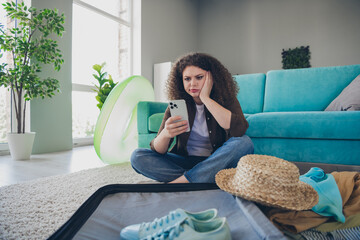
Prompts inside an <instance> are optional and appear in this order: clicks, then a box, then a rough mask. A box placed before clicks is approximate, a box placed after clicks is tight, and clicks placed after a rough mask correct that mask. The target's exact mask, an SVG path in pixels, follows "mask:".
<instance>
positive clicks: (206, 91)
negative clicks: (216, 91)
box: [199, 71, 213, 100]
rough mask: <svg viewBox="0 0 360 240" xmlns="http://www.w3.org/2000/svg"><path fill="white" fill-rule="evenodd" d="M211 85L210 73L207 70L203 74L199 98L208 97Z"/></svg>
mask: <svg viewBox="0 0 360 240" xmlns="http://www.w3.org/2000/svg"><path fill="white" fill-rule="evenodd" d="M212 87H213V79H212V75H211V72H210V71H207V72H206V74H205V82H204V85H203V87H202V89H201V92H200V96H199V97H200V99H201V100H203V99H205V98H209V97H210V93H211V89H212Z"/></svg>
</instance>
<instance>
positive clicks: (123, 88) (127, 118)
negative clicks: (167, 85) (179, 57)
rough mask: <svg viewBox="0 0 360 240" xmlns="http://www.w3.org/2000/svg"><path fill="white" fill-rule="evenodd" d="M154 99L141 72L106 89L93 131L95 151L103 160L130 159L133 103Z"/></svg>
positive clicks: (134, 128)
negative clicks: (107, 94) (107, 92)
mask: <svg viewBox="0 0 360 240" xmlns="http://www.w3.org/2000/svg"><path fill="white" fill-rule="evenodd" d="M154 99H155V96H154V89H153V87H152V85H151V83H150V82H149V81H148V80H147V79H145V78H144V77H142V76H132V77H129V78H128V79H126V80H125V81H122V82H121V83H119V84H117V85H116V86H115V87H114V89H113V90H112V91H111V92H110V94H109V96H108V97H107V98H106V101H105V103H104V105H103V107H102V108H101V111H100V114H99V117H98V119H97V122H96V126H95V132H94V147H95V151H96V153H97V155H98V156H99V158H100V159H101V160H102V161H103V162H104V163H108V164H116V163H121V162H126V161H129V160H130V156H131V153H132V152H133V151H134V150H135V149H136V148H137V146H138V132H137V104H138V102H140V101H154Z"/></svg>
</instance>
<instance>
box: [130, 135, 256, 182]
mask: <svg viewBox="0 0 360 240" xmlns="http://www.w3.org/2000/svg"><path fill="white" fill-rule="evenodd" d="M252 153H254V145H253V143H252V141H251V139H250V138H249V137H248V136H246V135H244V136H242V137H232V138H230V139H229V140H227V141H226V142H225V143H224V144H223V145H222V146H221V147H219V148H218V149H217V150H216V151H215V152H214V153H213V154H211V155H210V156H209V157H199V156H188V157H183V156H179V155H176V154H173V153H166V154H159V153H157V152H154V151H152V150H150V149H146V148H138V149H136V150H135V151H134V152H133V153H132V155H131V159H130V161H131V165H132V167H133V168H134V170H135V171H136V172H138V173H140V174H142V175H144V176H146V177H148V178H151V179H154V180H157V181H160V182H171V181H173V180H175V179H177V178H178V177H180V176H182V175H184V176H185V178H186V179H187V180H188V181H189V182H191V183H214V182H215V175H216V173H217V172H219V171H220V170H222V169H226V168H235V167H236V166H237V163H238V161H239V160H240V158H241V157H242V156H245V155H247V154H252Z"/></svg>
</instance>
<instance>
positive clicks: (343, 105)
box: [325, 75, 360, 111]
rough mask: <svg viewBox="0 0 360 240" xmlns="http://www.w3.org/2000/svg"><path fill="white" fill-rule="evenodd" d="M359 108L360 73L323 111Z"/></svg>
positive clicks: (354, 109)
mask: <svg viewBox="0 0 360 240" xmlns="http://www.w3.org/2000/svg"><path fill="white" fill-rule="evenodd" d="M356 110H360V75H358V76H357V77H356V78H355V79H354V80H353V81H352V82H351V83H350V84H349V85H348V86H347V87H346V88H345V89H344V90H343V91H342V92H341V93H340V95H339V96H337V97H336V98H335V99H334V100H333V101H332V102H331V103H330V104H329V106H328V107H327V108H326V109H325V111H356Z"/></svg>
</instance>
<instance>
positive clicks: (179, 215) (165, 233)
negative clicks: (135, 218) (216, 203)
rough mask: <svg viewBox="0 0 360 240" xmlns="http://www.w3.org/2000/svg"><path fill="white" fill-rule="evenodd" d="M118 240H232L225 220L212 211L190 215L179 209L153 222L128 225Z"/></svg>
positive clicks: (215, 211) (214, 210)
mask: <svg viewBox="0 0 360 240" xmlns="http://www.w3.org/2000/svg"><path fill="white" fill-rule="evenodd" d="M120 239H121V240H162V239H164V240H173V239H183V240H187V239H189V240H190V239H192V240H193V239H194V240H202V239H207V240H211V239H214V240H215V239H216V240H218V239H219V240H231V234H230V228H229V225H228V223H227V221H226V218H218V217H217V210H216V209H214V208H212V209H208V210H205V211H202V212H196V213H191V212H188V211H185V210H183V209H181V208H178V209H176V210H174V211H171V212H170V213H169V214H168V215H166V216H164V217H162V218H160V219H158V218H156V219H155V220H154V221H152V222H147V223H141V224H135V225H130V226H128V227H126V228H124V229H123V230H122V231H121V233H120Z"/></svg>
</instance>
